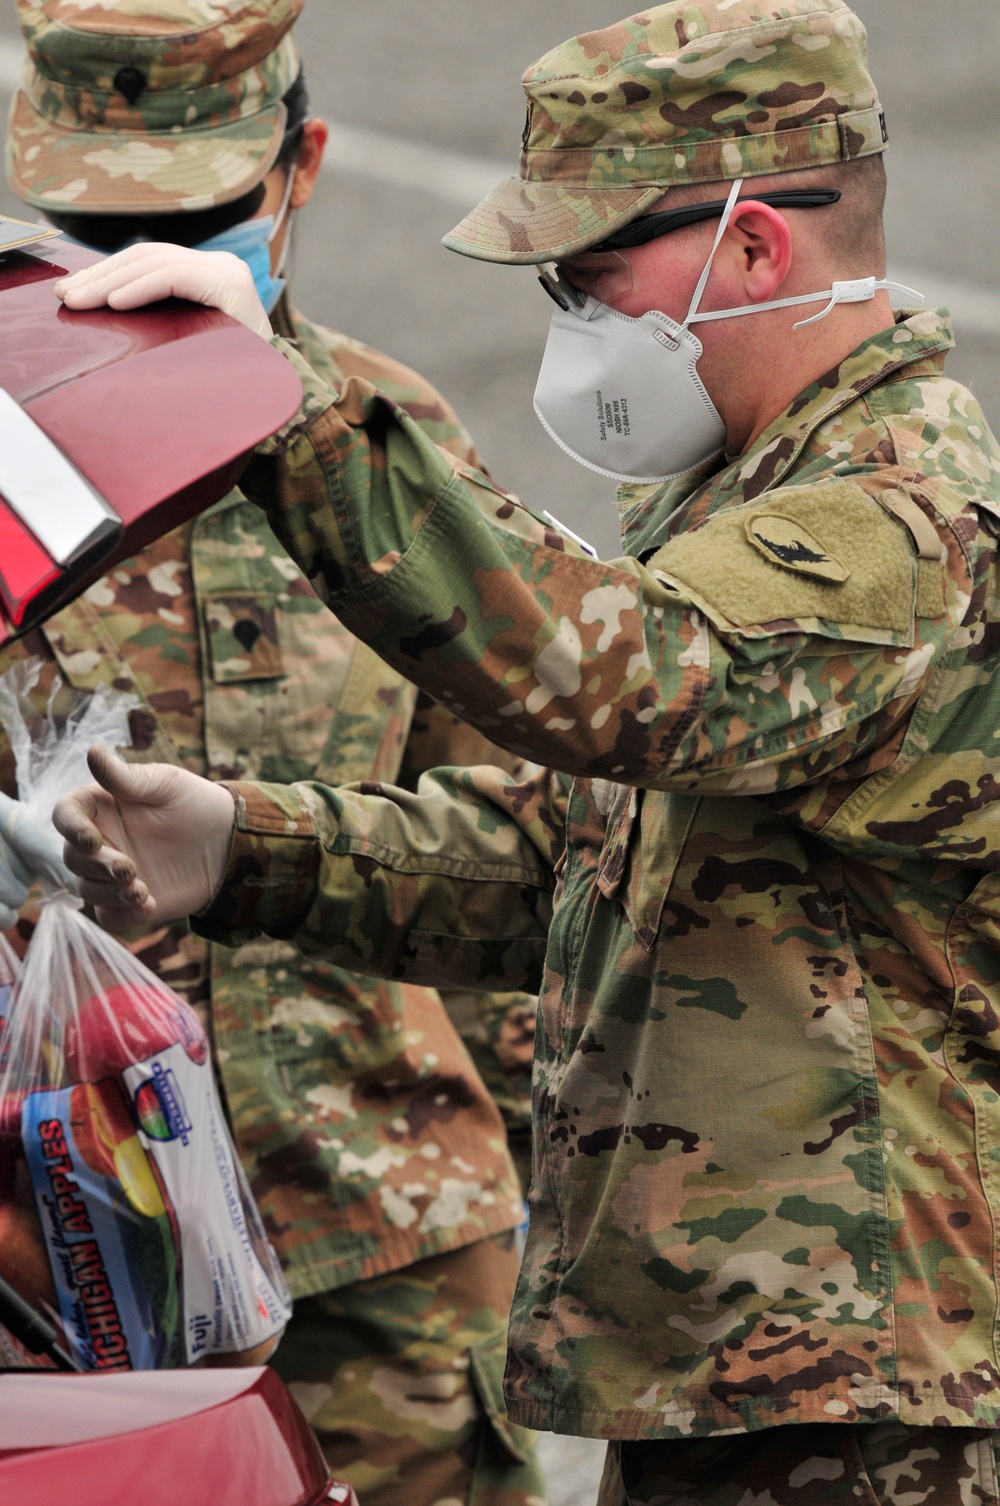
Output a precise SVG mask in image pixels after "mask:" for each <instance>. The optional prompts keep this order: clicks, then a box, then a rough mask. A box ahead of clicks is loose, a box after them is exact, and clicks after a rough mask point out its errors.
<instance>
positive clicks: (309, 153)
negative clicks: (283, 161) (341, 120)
mask: <svg viewBox="0 0 1000 1506" xmlns="http://www.w3.org/2000/svg"><path fill="white" fill-rule="evenodd" d="M329 135H330V131H329V128H328V126H327V123H326V121H325V120H320V119H319V117H318V116H315V115H314V116H311V117H310V118H309V119H308V120H307V121H306V123H305V125H304V126H303V127H302V143H301V145H300V147H299V155H298V159H297V161H296V164H295V182H294V184H293V186H292V197H291V199H290V200H289V206H288V207H289V208H290V209H304V208H305V206H306V205H307V204H308V203H309V200H310V199H311V198H312V196H313V190H314V189H315V187H316V180H317V178H318V177H319V174H320V169H321V167H322V166H323V153H324V152H325V151H326V143H327V140H328V138H329Z"/></svg>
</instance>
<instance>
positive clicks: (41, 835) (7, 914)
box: [0, 792, 76, 931]
mask: <svg viewBox="0 0 1000 1506" xmlns="http://www.w3.org/2000/svg"><path fill="white" fill-rule="evenodd" d="M40 879H45V880H47V881H48V882H49V883H50V884H53V885H55V887H56V888H63V887H65V888H68V889H72V890H74V891H75V890H76V880H75V879H74V878H73V875H72V874H71V873H70V871H69V869H68V868H67V867H66V865H65V863H64V862H63V844H62V842H61V840H60V838H59V833H58V832H57V831H56V829H55V827H54V826H53V825H52V822H51V821H43V820H40V819H39V818H38V817H37V816H33V815H32V814H31V813H30V811H28V810H27V809H26V808H25V807H24V806H23V805H22V804H21V802H20V800H12V799H11V798H10V796H9V795H4V794H3V793H2V792H0V930H2V931H8V930H9V929H10V927H11V926H12V925H14V924H15V923H16V921H17V912H18V910H19V909H20V908H21V906H22V905H23V904H24V902H25V900H26V899H27V898H28V891H29V889H30V888H31V887H32V885H33V884H37V883H38V882H39V880H40Z"/></svg>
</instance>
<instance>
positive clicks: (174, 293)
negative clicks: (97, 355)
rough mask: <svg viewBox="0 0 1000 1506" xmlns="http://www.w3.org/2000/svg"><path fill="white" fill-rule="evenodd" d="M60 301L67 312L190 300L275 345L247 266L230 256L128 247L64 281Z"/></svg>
mask: <svg viewBox="0 0 1000 1506" xmlns="http://www.w3.org/2000/svg"><path fill="white" fill-rule="evenodd" d="M55 293H56V297H57V298H61V299H62V301H63V303H65V305H66V307H67V308H68V309H97V308H103V307H104V306H105V304H107V305H108V306H109V307H110V308H113V309H137V308H142V307H143V305H144V304H147V303H158V302H159V301H160V299H161V298H187V299H188V300H189V301H190V302H191V303H203V304H205V305H206V307H208V308H213V309H221V310H222V312H223V313H224V314H229V315H230V316H231V317H232V318H233V319H238V320H239V322H240V323H241V324H245V325H246V327H247V329H252V330H253V332H254V334H255V335H260V336H261V338H262V339H264V340H270V338H271V334H272V330H271V325H270V322H269V321H268V317H267V314H266V313H265V312H264V305H263V304H262V303H261V301H260V299H259V298H258V297H257V289H256V288H255V287H254V282H253V276H252V275H251V272H250V268H249V267H248V266H247V264H246V262H243V261H241V260H240V258H239V257H238V256H233V254H232V253H231V252H230V251H192V250H191V248H190V247H189V246H173V245H169V244H166V243H160V242H157V241H149V242H145V243H143V244H142V245H139V246H129V247H128V249H127V250H126V251H116V252H115V254H114V256H109V257H107V258H106V259H105V260H104V261H99V262H95V263H94V265H93V266H92V267H85V268H84V269H83V271H82V272H74V273H73V275H72V277H62V278H60V280H59V281H58V282H57V283H56V284H55Z"/></svg>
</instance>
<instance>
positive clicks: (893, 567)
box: [648, 478, 917, 646]
mask: <svg viewBox="0 0 1000 1506" xmlns="http://www.w3.org/2000/svg"><path fill="white" fill-rule="evenodd" d="M648 568H649V570H650V571H652V572H653V573H654V574H656V575H659V576H660V577H661V578H662V579H664V580H665V581H666V583H667V584H669V585H672V586H674V587H675V588H679V589H680V590H681V591H682V592H683V593H684V595H686V596H687V597H688V598H689V599H690V600H691V601H692V602H693V603H694V604H695V605H696V606H698V607H699V608H701V609H702V610H703V611H704V612H705V613H706V615H707V616H708V617H709V619H710V621H712V622H714V623H715V624H716V625H717V626H718V627H720V628H721V629H723V630H725V629H727V628H728V629H732V628H737V629H739V630H740V631H742V632H743V633H745V634H747V635H750V636H767V635H768V634H770V633H773V632H775V631H776V630H778V631H780V630H782V629H783V628H784V627H785V626H786V625H787V624H790V623H800V624H802V626H803V628H804V630H806V631H810V632H812V631H816V632H821V633H822V632H827V633H830V634H831V635H832V636H834V637H842V638H847V639H856V640H858V641H860V642H868V643H891V644H899V645H901V646H906V645H907V644H909V643H912V641H913V635H914V627H915V607H916V589H917V578H916V560H915V558H914V553H913V547H912V544H911V542H910V538H909V535H908V534H907V532H906V530H905V529H903V528H900V526H899V524H898V523H897V522H896V521H895V519H894V518H891V517H890V516H889V514H888V513H887V512H886V511H885V509H884V508H882V507H880V506H879V504H878V502H877V501H876V500H875V499H874V498H873V497H871V496H870V495H869V494H868V493H867V492H866V491H864V490H863V489H862V488H861V487H860V486H858V485H857V484H856V483H855V482H853V481H850V480H840V479H837V478H827V479H825V480H822V481H817V482H814V483H813V484H812V485H805V486H783V487H780V488H778V489H776V490H775V491H774V492H772V493H770V494H769V495H765V496H764V497H762V498H759V499H757V500H756V501H755V502H754V503H753V504H750V505H747V504H744V505H742V506H739V505H738V506H735V507H730V508H727V509H725V510H723V511H722V512H718V513H715V514H714V515H713V516H711V517H710V518H708V519H707V521H706V522H704V523H703V524H701V525H700V526H699V527H696V528H692V529H691V531H690V532H689V533H682V534H679V535H678V536H677V537H676V538H673V539H671V540H670V542H669V543H668V544H665V545H664V546H663V548H662V549H660V550H658V551H657V553H656V554H655V555H654V556H653V557H652V559H651V560H649V562H648Z"/></svg>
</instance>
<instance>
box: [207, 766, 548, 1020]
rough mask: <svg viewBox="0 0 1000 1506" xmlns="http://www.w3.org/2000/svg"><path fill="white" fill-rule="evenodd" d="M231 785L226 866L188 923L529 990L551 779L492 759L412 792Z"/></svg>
mask: <svg viewBox="0 0 1000 1506" xmlns="http://www.w3.org/2000/svg"><path fill="white" fill-rule="evenodd" d="M232 789H233V792H234V794H235V795H236V796H237V820H236V831H235V836H234V842H233V847H232V851H231V854H230V860H229V866H228V869H227V872H226V874H225V876H224V878H223V881H222V884H221V886H220V888H219V890H218V892H217V894H216V897H215V900H214V901H213V903H212V905H211V906H210V907H209V908H208V909H207V910H206V911H203V912H202V914H201V915H200V916H199V917H197V919H196V920H195V921H194V922H193V924H194V927H195V929H196V931H197V932H198V934H200V935H204V936H207V937H208V938H210V939H212V940H216V941H222V942H224V943H226V944H227V945H237V944H240V943H243V942H246V941H249V940H252V939H253V938H254V937H256V936H260V935H269V936H274V937H278V938H285V939H288V940H293V941H294V942H295V943H296V945H297V946H299V947H300V948H301V949H302V950H303V951H306V952H311V953H315V954H319V955H322V956H324V957H325V958H327V959H328V960H330V961H331V962H333V963H335V964H336V965H338V966H341V967H345V968H349V969H351V970H352V971H355V972H364V973H368V974H371V975H373V976H377V977H387V978H397V979H400V980H402V981H404V982H411V983H424V984H432V985H435V986H447V985H449V984H452V985H455V984H456V983H464V984H465V985H466V986H468V985H469V983H470V980H475V982H474V984H473V986H478V987H481V988H483V989H504V990H509V989H535V988H537V986H538V983H539V979H540V975H541V964H542V958H543V955H544V949H545V938H546V935H547V932H548V926H549V920H550V918H551V895H552V890H553V888H554V878H553V875H552V868H553V865H554V863H555V861H556V859H557V857H558V855H559V852H560V851H561V844H562V840H563V826H564V813H563V811H562V808H561V807H562V803H563V796H564V791H563V790H562V788H561V787H560V786H559V785H558V784H553V782H552V781H551V778H550V777H549V778H546V779H543V780H538V781H534V782H532V783H530V784H527V785H521V786H515V785H513V784H512V783H511V782H509V781H508V780H507V779H506V778H505V776H504V775H503V774H502V773H501V771H499V770H488V769H481V770H477V771H474V772H471V771H470V772H461V771H448V770H442V771H439V772H438V773H437V774H435V775H434V776H428V777H426V778H425V779H424V780H422V781H421V786H420V789H419V790H418V791H417V792H416V793H415V794H412V793H409V792H407V791H404V790H401V789H396V788H393V787H392V786H389V785H386V786H384V787H380V786H368V787H366V789H365V791H364V793H362V792H361V791H360V790H359V789H356V788H354V787H351V786H348V787H346V788H344V789H339V790H337V789H329V788H327V787H326V786H323V785H318V784H293V785H267V784H251V783H245V784H234V785H233V786H232ZM470 880H471V882H470Z"/></svg>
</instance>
